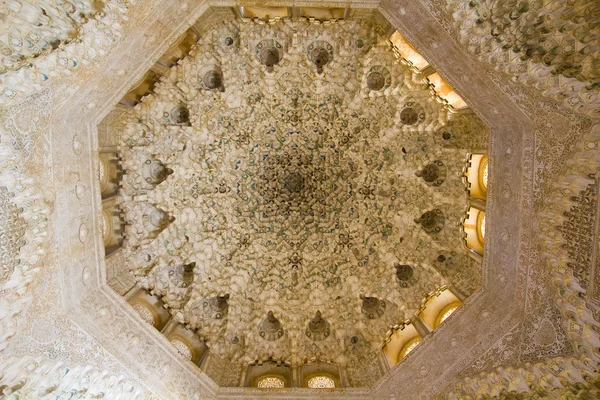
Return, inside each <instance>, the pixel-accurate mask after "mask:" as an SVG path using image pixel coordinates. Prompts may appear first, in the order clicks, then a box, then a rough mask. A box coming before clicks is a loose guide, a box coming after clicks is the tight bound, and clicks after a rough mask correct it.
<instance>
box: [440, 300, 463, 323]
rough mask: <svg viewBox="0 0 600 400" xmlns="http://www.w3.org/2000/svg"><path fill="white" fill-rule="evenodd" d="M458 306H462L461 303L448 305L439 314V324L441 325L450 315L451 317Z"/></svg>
mask: <svg viewBox="0 0 600 400" xmlns="http://www.w3.org/2000/svg"><path fill="white" fill-rule="evenodd" d="M458 306H460V304H459V303H452V304H450V305H448V306H446V307H445V308H444V309H443V310H442V311H441V312H440V315H439V316H438V321H437V325H438V326H439V325H441V324H442V323H443V322H444V321H445V320H447V319H448V317H450V316H451V315H452V314H453V313H454V311H456V309H457V308H458Z"/></svg>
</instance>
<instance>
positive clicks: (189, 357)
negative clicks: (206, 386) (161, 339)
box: [171, 339, 192, 361]
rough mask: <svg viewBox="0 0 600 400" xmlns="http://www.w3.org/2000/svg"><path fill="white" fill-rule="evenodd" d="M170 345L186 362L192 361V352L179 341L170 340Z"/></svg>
mask: <svg viewBox="0 0 600 400" xmlns="http://www.w3.org/2000/svg"><path fill="white" fill-rule="evenodd" d="M171 344H172V345H173V347H175V348H176V349H177V352H178V353H179V354H180V355H181V356H182V357H183V358H185V359H186V360H189V361H192V350H190V348H189V346H188V345H187V344H185V342H183V341H181V340H179V339H171Z"/></svg>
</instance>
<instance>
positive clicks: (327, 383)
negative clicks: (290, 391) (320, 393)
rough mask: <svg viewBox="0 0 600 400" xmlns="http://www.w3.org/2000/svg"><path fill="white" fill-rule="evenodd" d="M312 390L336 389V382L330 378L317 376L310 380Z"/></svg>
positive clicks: (309, 385) (309, 384)
mask: <svg viewBox="0 0 600 400" xmlns="http://www.w3.org/2000/svg"><path fill="white" fill-rule="evenodd" d="M308 387H309V388H311V389H335V381H334V380H333V379H331V378H330V377H328V376H324V375H317V376H313V377H312V378H310V379H309V380H308Z"/></svg>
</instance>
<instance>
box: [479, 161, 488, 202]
mask: <svg viewBox="0 0 600 400" xmlns="http://www.w3.org/2000/svg"><path fill="white" fill-rule="evenodd" d="M479 185H480V186H481V188H482V189H483V191H484V192H486V193H487V187H488V157H487V156H484V157H483V158H482V159H481V162H480V163H479Z"/></svg>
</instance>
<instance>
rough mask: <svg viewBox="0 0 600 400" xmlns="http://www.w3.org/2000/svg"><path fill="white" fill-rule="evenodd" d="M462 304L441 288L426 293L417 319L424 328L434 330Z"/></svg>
mask: <svg viewBox="0 0 600 400" xmlns="http://www.w3.org/2000/svg"><path fill="white" fill-rule="evenodd" d="M461 304H462V302H461V301H460V299H459V298H458V297H456V296H455V295H454V293H452V291H450V290H449V289H448V288H447V287H445V286H442V287H439V288H437V289H436V290H434V291H433V292H431V293H428V294H427V296H426V298H425V299H424V301H423V305H422V306H421V311H420V312H419V318H420V319H421V321H423V323H424V324H425V326H426V327H427V328H428V329H430V330H434V329H436V328H437V327H438V326H440V325H441V324H442V322H444V321H445V320H446V319H448V317H450V315H452V314H453V313H454V312H455V311H456V309H457V308H458V307H459V306H460V305H461Z"/></svg>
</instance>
